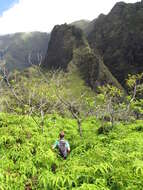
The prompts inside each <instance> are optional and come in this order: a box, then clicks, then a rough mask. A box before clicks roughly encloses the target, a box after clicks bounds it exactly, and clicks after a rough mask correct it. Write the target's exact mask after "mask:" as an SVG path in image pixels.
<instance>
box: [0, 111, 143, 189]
mask: <svg viewBox="0 0 143 190" xmlns="http://www.w3.org/2000/svg"><path fill="white" fill-rule="evenodd" d="M35 119H36V120H37V122H39V123H40V118H35ZM109 126H110V125H109V123H106V128H108V127H109ZM82 127H83V137H82V138H81V137H80V136H79V133H78V131H77V127H76V121H75V120H73V119H69V118H62V117H60V116H58V115H51V116H50V115H49V116H48V115H47V116H45V120H44V131H43V132H42V131H41V129H40V128H38V127H37V125H36V124H35V122H34V121H33V120H32V119H31V117H28V116H16V115H8V114H2V113H1V114H0V136H1V138H0V156H1V159H0V189H10V190H11V189H15V190H19V189H20V190H22V189H23V190H24V189H27V190H28V189H39V190H41V189H48V190H53V189H55V190H60V189H63V190H64V189H65V190H68V189H69V190H71V189H73V190H87V189H91V190H102V189H103V190H109V189H110V190H129V189H134V190H139V189H140V190H141V189H142V188H143V185H142V184H143V121H135V122H134V123H126V124H123V123H117V124H116V125H115V126H114V129H112V130H109V131H108V132H106V133H105V134H99V132H98V129H99V128H100V127H101V123H100V121H98V120H97V119H95V118H87V119H86V121H85V122H84V123H83V125H82ZM61 130H64V131H65V133H66V139H67V140H68V141H69V142H70V145H71V153H70V155H69V157H68V158H67V160H62V158H60V157H59V156H58V154H57V152H52V150H51V145H52V144H53V143H54V141H55V140H56V139H57V138H58V133H59V131H61Z"/></svg>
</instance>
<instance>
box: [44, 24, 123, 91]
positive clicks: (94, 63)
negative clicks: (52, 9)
mask: <svg viewBox="0 0 143 190" xmlns="http://www.w3.org/2000/svg"><path fill="white" fill-rule="evenodd" d="M71 64H72V65H74V66H76V67H77V68H78V70H79V72H80V74H81V77H82V78H83V79H85V81H86V83H87V84H88V85H89V86H90V87H92V88H93V89H95V88H96V86H98V85H103V84H106V83H109V84H114V85H115V86H118V87H119V88H122V87H121V85H120V84H119V83H118V81H117V80H116V79H115V78H114V77H113V75H112V74H111V73H110V71H109V70H108V68H107V67H106V66H105V65H104V63H103V60H102V58H101V57H100V55H99V54H98V52H96V53H95V52H93V50H92V49H91V48H90V47H89V44H88V41H87V40H86V37H85V35H84V34H83V32H82V30H81V29H79V28H77V27H75V26H71V25H67V24H64V25H57V26H55V27H54V29H53V31H52V33H51V39H50V41H49V46H48V51H47V54H46V57H45V60H44V61H43V64H42V67H43V68H44V69H50V70H51V69H62V70H64V71H68V69H69V67H70V65H71Z"/></svg>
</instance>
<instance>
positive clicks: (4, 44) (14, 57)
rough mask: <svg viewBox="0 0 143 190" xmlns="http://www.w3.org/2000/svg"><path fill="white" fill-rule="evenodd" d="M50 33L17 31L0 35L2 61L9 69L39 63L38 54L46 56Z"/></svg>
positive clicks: (21, 68) (0, 56) (0, 58)
mask: <svg viewBox="0 0 143 190" xmlns="http://www.w3.org/2000/svg"><path fill="white" fill-rule="evenodd" d="M49 38H50V35H49V34H47V33H40V32H33V33H16V34H11V35H5V36H0V61H1V62H4V63H5V65H6V68H7V69H8V70H9V71H12V70H14V69H18V70H23V69H24V68H27V67H29V66H31V63H29V60H28V59H29V56H30V59H31V61H32V63H34V64H37V63H38V54H40V55H41V56H42V57H44V56H45V53H46V50H47V48H48V41H49Z"/></svg>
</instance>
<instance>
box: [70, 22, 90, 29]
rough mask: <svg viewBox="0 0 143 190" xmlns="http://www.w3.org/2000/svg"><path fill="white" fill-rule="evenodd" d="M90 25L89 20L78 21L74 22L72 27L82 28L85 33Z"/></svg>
mask: <svg viewBox="0 0 143 190" xmlns="http://www.w3.org/2000/svg"><path fill="white" fill-rule="evenodd" d="M89 23H90V21H89V20H78V21H75V22H72V23H71V24H70V25H73V26H76V27H77V28H80V29H82V30H83V31H84V30H85V29H86V28H87V27H88V25H89Z"/></svg>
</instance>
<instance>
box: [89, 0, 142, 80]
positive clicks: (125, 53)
mask: <svg viewBox="0 0 143 190" xmlns="http://www.w3.org/2000/svg"><path fill="white" fill-rule="evenodd" d="M142 10H143V1H141V2H137V3H134V4H131V3H130V4H127V3H124V2H120V3H117V4H116V5H115V6H114V7H113V9H112V10H111V12H110V13H109V14H108V15H106V16H105V15H100V16H99V18H97V19H96V20H95V21H93V22H92V23H91V31H88V32H87V34H88V41H89V43H90V45H91V47H92V48H94V49H95V50H96V49H98V51H99V52H100V54H101V56H102V57H103V60H104V63H105V65H106V66H107V67H108V68H109V70H110V71H111V73H112V74H113V75H114V76H115V77H116V78H117V80H118V81H119V82H120V83H121V84H124V83H125V79H126V78H127V76H128V74H129V73H131V74H135V73H139V72H143V35H142V34H143V11H142ZM89 25H90V24H89Z"/></svg>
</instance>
